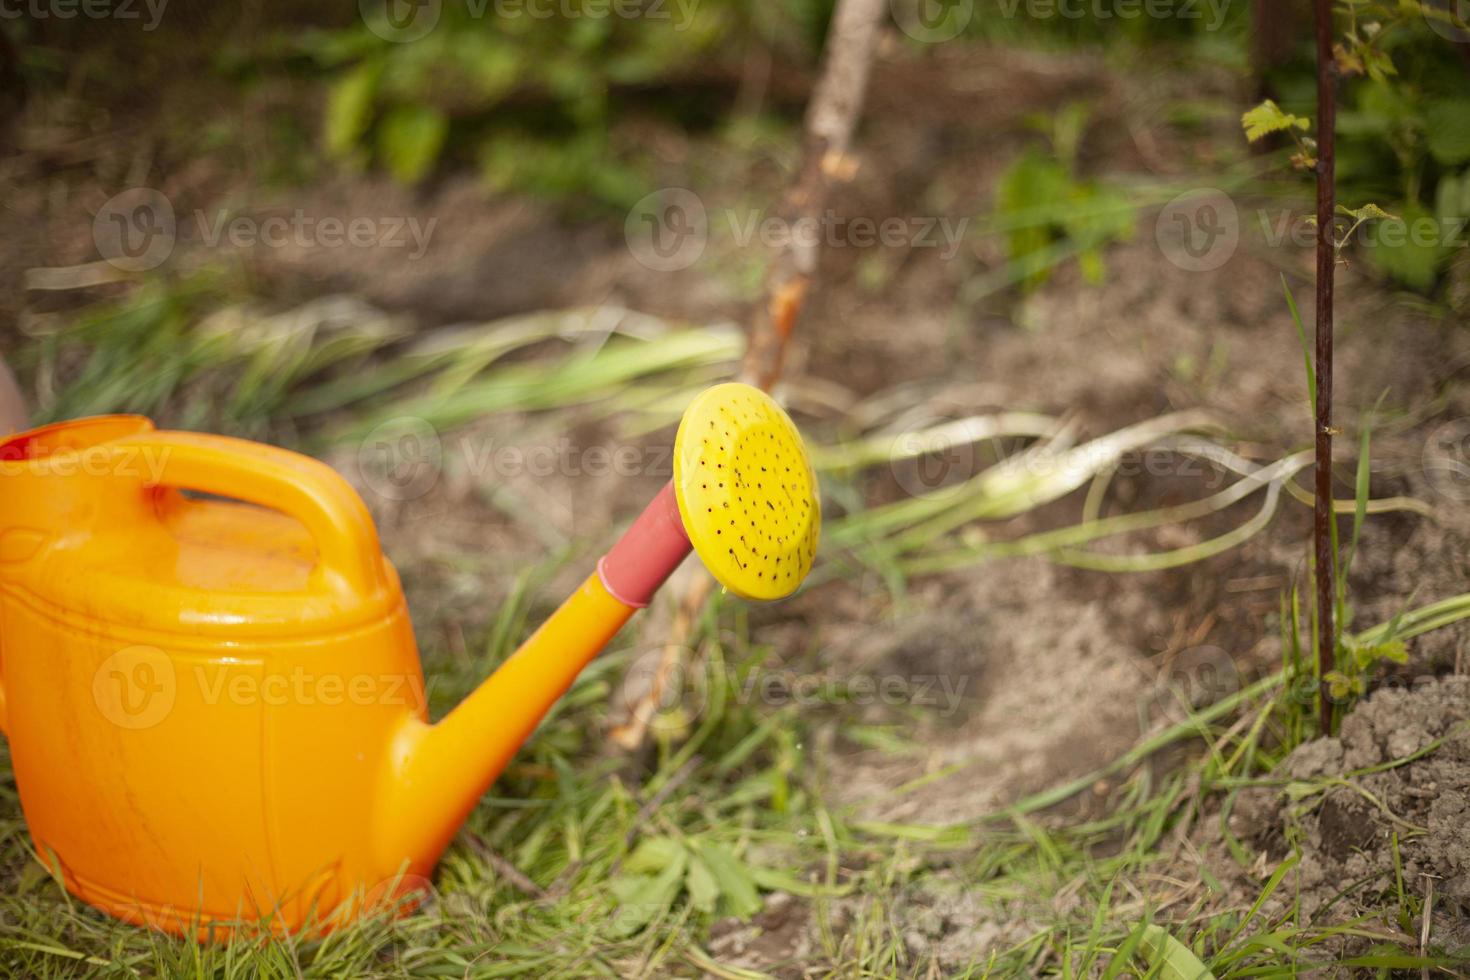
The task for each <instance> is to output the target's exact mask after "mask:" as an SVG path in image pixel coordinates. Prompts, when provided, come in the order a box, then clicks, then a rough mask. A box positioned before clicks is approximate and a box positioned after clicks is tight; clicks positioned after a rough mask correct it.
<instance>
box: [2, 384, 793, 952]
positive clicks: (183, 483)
mask: <svg viewBox="0 0 1470 980" xmlns="http://www.w3.org/2000/svg"><path fill="white" fill-rule="evenodd" d="M180 490H190V491H197V492H199V493H202V494H206V495H212V496H206V497H200V496H198V495H197V494H196V495H185V494H183V493H180V492H179V491H180ZM219 497H228V498H231V499H230V500H221V499H217V498H219ZM818 526H819V512H818V502H817V493H816V480H815V477H814V476H813V473H812V469H811V467H810V465H809V463H808V461H807V458H806V455H805V450H804V448H803V446H802V442H801V437H800V435H799V434H798V433H797V431H796V428H795V427H794V426H793V425H792V423H791V420H790V419H789V418H788V417H787V416H786V414H785V413H784V412H782V411H781V409H780V408H779V407H778V406H777V405H776V404H775V403H774V402H773V401H771V399H770V398H769V397H767V396H766V395H765V394H763V393H761V392H760V391H758V390H756V389H754V388H751V387H749V386H746V385H739V384H727V385H720V386H717V387H715V388H711V389H709V390H708V391H705V392H704V393H702V394H701V395H700V396H699V397H698V398H696V399H695V401H694V403H693V404H692V405H691V406H690V408H689V410H688V411H687V412H686V413H685V416H684V419H683V421H682V422H681V424H680V426H679V431H678V435H677V437H676V439H675V443H674V479H673V481H672V483H670V484H669V485H668V486H666V487H665V488H664V489H663V491H661V492H660V493H659V494H658V496H657V497H656V498H655V499H654V501H653V503H652V504H651V505H650V506H649V507H648V508H647V509H646V510H645V511H644V512H643V514H642V515H641V516H640V517H639V518H638V519H637V520H636V521H635V522H634V524H633V526H632V527H631V528H630V529H629V531H628V532H627V533H626V534H625V535H624V536H623V537H622V538H621V539H620V540H619V541H618V542H617V544H616V545H614V547H613V548H612V550H611V551H609V552H608V553H607V554H606V555H605V556H603V558H602V560H601V561H600V562H599V563H598V565H597V568H596V570H595V571H593V572H592V574H591V575H589V576H588V578H587V580H586V581H585V582H583V583H582V586H581V588H579V589H578V590H577V592H576V593H575V594H574V595H573V596H572V597H571V598H569V599H568V600H567V601H566V602H565V603H564V604H563V605H562V606H561V608H560V609H558V610H557V611H556V612H555V613H554V614H553V615H552V617H551V618H550V619H549V620H547V621H546V623H544V624H543V625H542V626H541V628H540V629H539V630H537V631H536V633H535V634H534V635H533V636H532V637H531V638H530V639H528V640H527V641H526V643H525V644H524V645H523V646H522V647H521V648H520V649H519V650H518V651H516V653H515V654H514V655H513V656H511V657H510V659H508V660H507V661H506V662H505V664H504V665H502V666H501V667H500V669H499V670H497V671H496V672H495V673H494V675H493V676H491V677H490V678H489V679H488V680H486V681H485V682H484V683H483V684H482V685H481V686H480V687H479V689H478V690H476V691H475V692H474V693H473V694H471V695H470V696H469V697H468V698H467V699H466V700H465V701H464V702H463V703H462V704H460V705H459V706H458V707H457V708H455V709H454V710H453V711H452V712H450V713H449V715H448V716H447V717H445V718H444V719H443V720H442V721H440V722H438V723H437V724H430V723H429V721H428V717H427V712H426V709H425V700H424V684H423V674H422V672H421V670H420V667H419V662H418V654H417V650H416V649H415V647H414V641H413V633H412V631H411V628H410V624H409V617H408V610H407V608H406V606H405V605H404V599H403V593H402V591H401V590H400V587H399V583H398V576H397V574H396V573H395V572H394V570H393V566H392V565H391V564H390V563H389V562H388V560H387V559H386V558H385V557H384V556H383V554H382V552H381V551H380V550H379V545H378V536H377V532H376V531H375V529H374V527H373V523H372V520H371V518H370V517H369V516H368V512H367V509H366V508H365V507H364V506H363V503H362V501H361V499H359V497H358V496H357V494H356V493H355V492H354V491H353V490H352V488H351V487H350V486H349V485H348V484H347V483H346V482H345V481H344V480H343V479H342V478H341V477H340V476H338V475H337V474H336V473H335V472H334V471H333V470H332V469H330V468H329V467H327V466H326V465H325V464H323V463H320V462H317V461H316V460H313V459H310V458H308V457H305V456H300V455H297V454H295V453H291V452H287V451H285V450H282V449H276V448H272V447H269V446H263V445H258V444H255V443H250V442H245V441H242V440H238V439H229V438H224V437H221V436H211V435H201V434H196V433H189V432H160V431H157V430H155V429H154V427H153V424H152V423H151V422H150V421H149V420H148V419H146V418H142V417H140V416H126V415H117V416H105V417H100V418H89V419H81V420H78V421H75V422H64V423H59V424H56V425H50V426H46V427H43V428H39V429H34V430H32V431H30V432H26V433H22V434H19V435H15V436H11V437H9V438H7V439H4V440H0V728H3V729H4V731H5V733H6V735H7V737H8V738H9V741H10V753H11V757H12V760H13V763H14V768H15V776H16V782H17V785H18V787H19V790H20V799H21V805H22V807H23V809H24V811H25V817H26V822H27V823H28V825H29V827H30V832H31V836H32V838H33V840H34V841H35V845H36V849H37V851H38V853H39V854H41V856H42V857H43V859H44V860H46V861H47V863H48V864H49V865H50V866H51V867H52V868H53V869H54V870H55V871H56V872H57V873H58V874H59V875H60V877H61V878H62V880H63V881H64V882H65V884H66V887H67V889H68V890H70V891H71V892H72V893H73V894H75V895H76V896H78V897H79V898H81V899H83V900H84V901H86V902H89V903H91V904H93V905H95V906H97V907H98V908H101V909H103V910H105V911H107V912H109V913H112V914H113V915H116V916H120V917H122V918H125V919H128V920H130V921H133V922H139V923H145V924H149V925H153V926H155V927H159V928H164V929H167V930H170V931H173V932H178V933H190V932H209V931H211V930H214V931H217V932H218V931H228V930H230V929H232V928H239V927H240V926H241V925H242V924H248V925H249V926H250V927H260V926H264V927H265V928H270V929H277V930H280V929H286V930H295V929H300V928H303V927H307V926H309V927H311V928H318V927H320V928H330V927H332V926H333V925H336V924H340V923H341V922H343V921H345V920H346V919H347V918H349V917H350V916H352V915H353V914H355V913H357V912H358V911H361V910H362V909H364V908H367V907H371V906H373V905H374V904H375V902H377V901H381V900H384V899H387V898H390V897H392V894H393V892H394V891H395V890H396V889H398V888H400V887H401V885H400V884H399V883H401V882H404V881H413V880H417V879H421V878H422V877H424V876H427V875H428V874H430V873H431V872H432V869H433V867H434V864H435V862H436V861H437V860H438V859H439V856H440V855H441V854H442V853H443V851H444V849H445V847H446V846H447V845H448V844H449V841H450V839H451V838H452V837H453V836H454V833H455V831H456V829H457V828H458V827H459V825H460V823H461V822H462V821H463V820H464V818H465V816H466V815H467V814H468V813H469V811H470V809H471V808H472V807H473V806H474V805H475V803H476V801H477V800H478V799H479V797H480V796H481V795H482V794H483V793H484V792H485V790H486V789H487V788H488V787H489V786H490V784H491V783H492V782H493V781H494V780H495V778H496V777H497V776H498V775H499V773H500V771H501V770H502V769H503V768H504V767H505V765H506V763H507V762H508V761H509V760H510V758H511V757H512V756H513V755H514V754H515V752H516V749H517V748H518V747H519V746H520V744H521V743H522V742H523V741H524V740H525V739H526V738H527V736H529V735H530V734H531V732H532V730H534V729H535V727H536V725H537V723H538V721H539V720H540V719H541V717H542V716H543V715H544V714H545V712H546V711H547V709H548V708H550V707H551V705H552V703H553V702H555V701H556V699H557V698H558V697H560V696H561V695H562V693H564V692H565V691H566V690H567V688H568V687H569V686H570V685H571V683H572V681H573V680H574V679H575V678H576V676H577V674H578V672H579V671H581V669H582V668H583V667H584V666H585V665H586V664H587V663H588V662H589V661H590V660H591V659H592V658H593V657H594V656H596V655H597V653H598V652H599V651H600V650H601V649H602V647H603V646H604V645H605V644H606V643H607V642H608V640H610V639H611V638H612V636H613V635H614V634H615V633H617V632H618V630H619V628H620V627H622V625H623V624H624V623H625V622H626V621H627V620H628V618H629V617H630V616H631V615H632V614H633V613H634V612H635V611H636V610H637V609H638V608H640V607H642V606H644V605H646V604H647V603H648V601H649V599H650V598H651V596H652V595H653V593H654V591H655V590H656V589H657V588H658V587H659V585H660V584H661V583H662V582H663V581H664V579H665V578H667V576H668V575H669V574H670V573H671V572H672V571H673V570H674V568H675V567H676V566H677V565H678V564H679V562H680V561H681V560H682V559H683V558H684V557H685V556H686V555H687V554H688V552H689V551H690V549H691V547H692V548H693V550H695V551H697V552H698V553H699V555H700V558H701V559H702V560H703V561H704V563H705V565H706V566H707V567H708V568H709V570H710V572H711V573H713V574H714V576H715V577H716V578H717V579H719V581H720V582H722V583H723V584H724V585H725V586H726V587H727V588H728V589H729V590H730V591H732V592H735V593H737V594H739V595H741V596H744V597H747V598H755V599H776V598H780V597H782V596H785V595H789V594H790V593H791V592H793V591H794V590H795V589H796V587H797V586H798V585H799V584H800V583H801V581H802V578H803V577H804V576H805V575H806V573H807V572H808V571H809V570H810V568H811V563H812V559H813V556H814V553H815V550H816V543H817V533H818Z"/></svg>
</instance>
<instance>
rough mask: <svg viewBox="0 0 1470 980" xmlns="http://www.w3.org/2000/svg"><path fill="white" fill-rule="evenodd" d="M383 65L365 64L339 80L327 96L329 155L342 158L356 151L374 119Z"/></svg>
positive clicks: (378, 62) (377, 63)
mask: <svg viewBox="0 0 1470 980" xmlns="http://www.w3.org/2000/svg"><path fill="white" fill-rule="evenodd" d="M382 76H383V67H382V62H380V61H376V60H373V61H365V62H363V63H362V64H360V65H358V66H357V67H356V68H354V69H352V71H350V72H348V73H347V74H346V75H343V76H342V77H341V78H339V79H338V80H337V81H336V83H335V84H334V85H333V86H332V88H331V90H330V91H329V92H328V93H327V109H326V143H327V152H328V153H330V154H331V155H332V156H336V157H343V156H346V155H347V154H349V153H351V152H352V151H353V150H354V149H356V148H357V144H358V140H360V139H361V138H362V134H363V133H365V132H367V128H368V123H369V122H371V120H372V114H373V98H374V96H376V95H377V92H378V82H379V80H380V79H381V78H382Z"/></svg>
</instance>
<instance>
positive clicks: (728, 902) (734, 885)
mask: <svg viewBox="0 0 1470 980" xmlns="http://www.w3.org/2000/svg"><path fill="white" fill-rule="evenodd" d="M698 855H699V857H701V858H703V859H704V863H705V864H706V865H707V866H708V868H709V870H710V873H711V874H712V875H713V876H714V879H715V881H716V882H717V883H718V884H719V887H720V897H721V899H722V900H723V903H722V904H723V905H724V908H725V912H726V914H728V915H733V916H736V917H738V918H741V919H746V918H749V917H750V916H752V915H754V914H755V913H757V912H759V911H760V910H761V906H762V903H761V898H760V894H759V893H758V892H757V891H756V888H755V879H754V878H752V877H751V875H750V872H749V871H748V870H747V869H746V867H745V866H744V865H743V864H741V863H740V862H739V861H737V860H736V859H735V856H734V855H733V854H731V853H730V852H729V851H727V850H726V849H725V848H723V847H721V846H720V845H719V844H711V843H708V842H704V843H701V844H699V845H698Z"/></svg>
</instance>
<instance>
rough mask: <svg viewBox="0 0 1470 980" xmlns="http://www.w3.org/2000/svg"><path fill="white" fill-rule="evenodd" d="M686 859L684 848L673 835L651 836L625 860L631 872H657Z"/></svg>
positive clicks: (626, 869) (624, 864) (624, 865)
mask: <svg viewBox="0 0 1470 980" xmlns="http://www.w3.org/2000/svg"><path fill="white" fill-rule="evenodd" d="M683 859H684V848H683V847H682V846H680V844H679V842H678V841H676V840H674V839H673V838H672V837H649V838H647V839H646V840H644V841H643V842H642V843H640V844H639V845H638V847H637V848H636V849H635V850H634V851H633V853H632V854H629V855H628V858H627V860H625V861H624V862H623V870H624V871H627V872H629V873H631V874H656V873H658V872H660V871H662V870H664V869H665V868H667V867H669V866H670V865H672V864H678V863H680V862H682V861H683Z"/></svg>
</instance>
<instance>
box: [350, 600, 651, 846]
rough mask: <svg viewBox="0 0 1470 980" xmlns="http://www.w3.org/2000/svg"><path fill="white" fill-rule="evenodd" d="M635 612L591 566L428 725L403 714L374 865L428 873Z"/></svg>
mask: <svg viewBox="0 0 1470 980" xmlns="http://www.w3.org/2000/svg"><path fill="white" fill-rule="evenodd" d="M635 612H637V610H636V609H635V608H634V607H632V606H629V605H626V604H624V603H622V602H619V601H618V600H617V599H615V598H613V596H612V595H611V594H609V592H608V590H607V588H606V587H605V586H604V585H603V584H602V580H601V578H600V577H599V576H598V574H597V573H596V572H594V573H593V574H592V575H590V576H588V577H587V580H586V581H585V582H583V583H582V585H581V587H580V588H579V589H577V591H576V592H574V593H573V594H572V595H571V596H570V597H569V598H568V599H567V600H566V602H564V603H562V605H561V607H560V608H559V609H557V611H556V612H555V613H553V614H552V615H551V618H550V619H548V620H546V622H544V623H542V624H541V628H540V629H538V630H536V632H535V633H533V634H532V635H531V636H530V638H529V639H527V640H526V642H525V643H523V644H522V645H521V647H520V649H518V650H517V651H516V652H515V653H513V654H512V655H511V657H510V659H508V660H507V661H506V662H505V663H504V664H502V665H501V667H500V669H499V670H497V671H495V673H494V674H492V675H491V676H490V677H489V679H487V680H486V681H485V682H484V683H483V684H481V685H480V686H479V687H478V688H477V689H476V690H475V691H474V693H472V694H471V695H470V696H469V697H467V698H466V699H465V700H464V701H462V702H460V704H459V706H458V707H456V708H455V709H454V710H453V711H451V712H450V713H449V714H448V715H447V716H446V717H445V718H444V719H443V720H442V721H440V722H439V723H438V724H437V725H430V724H429V723H428V722H427V721H425V720H424V719H422V718H418V717H410V718H409V719H407V720H406V721H405V723H404V725H403V727H402V728H401V729H400V731H399V733H398V735H397V737H396V738H395V739H394V741H393V744H392V745H391V746H390V749H389V753H390V758H389V771H388V772H387V773H385V789H386V799H384V800H383V801H382V804H381V808H380V810H379V813H378V821H379V823H378V827H379V831H378V835H377V837H378V842H379V846H378V853H379V862H378V863H379V867H380V868H381V869H382V870H383V873H384V874H385V875H391V874H394V873H396V872H397V871H398V870H400V866H401V865H402V863H403V861H404V860H405V859H407V860H408V861H409V867H408V870H409V871H411V872H414V873H416V874H427V869H429V868H432V867H433V865H434V863H435V862H436V861H437V860H438V859H439V855H440V854H442V853H443V852H444V849H445V847H447V846H448V845H449V842H450V840H451V839H453V837H454V834H455V832H456V831H457V830H458V829H459V825H460V824H461V823H463V822H464V818H465V817H466V816H468V814H469V812H470V810H471V809H473V808H474V806H475V803H476V802H477V801H478V800H479V799H480V796H481V795H482V794H483V793H484V792H485V790H487V789H489V787H490V784H491V783H493V782H494V781H495V780H496V779H497V778H498V777H499V776H500V773H501V772H502V771H503V770H504V769H505V766H506V764H507V763H509V762H510V760H511V758H512V757H513V756H514V755H515V753H516V750H517V749H519V748H520V747H521V743H523V742H525V740H526V739H527V738H529V737H530V735H531V733H532V732H533V731H535V729H536V726H537V724H539V723H540V721H541V719H542V718H543V717H544V716H545V714H546V712H547V711H549V710H550V708H551V706H552V705H553V704H554V703H556V700H557V699H558V698H560V697H561V696H562V695H563V694H565V693H566V691H567V689H568V688H570V687H571V686H572V682H573V681H574V680H576V678H577V675H578V674H579V673H581V672H582V669H583V668H584V667H586V666H587V664H588V663H589V662H591V660H592V659H593V658H594V657H596V656H597V654H598V653H600V652H601V651H602V649H603V647H605V646H607V643H608V641H609V640H611V639H612V638H613V636H615V635H616V634H617V632H618V630H620V629H622V628H623V624H624V623H626V622H627V621H628V619H629V617H631V616H632V615H633V613H635Z"/></svg>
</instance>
